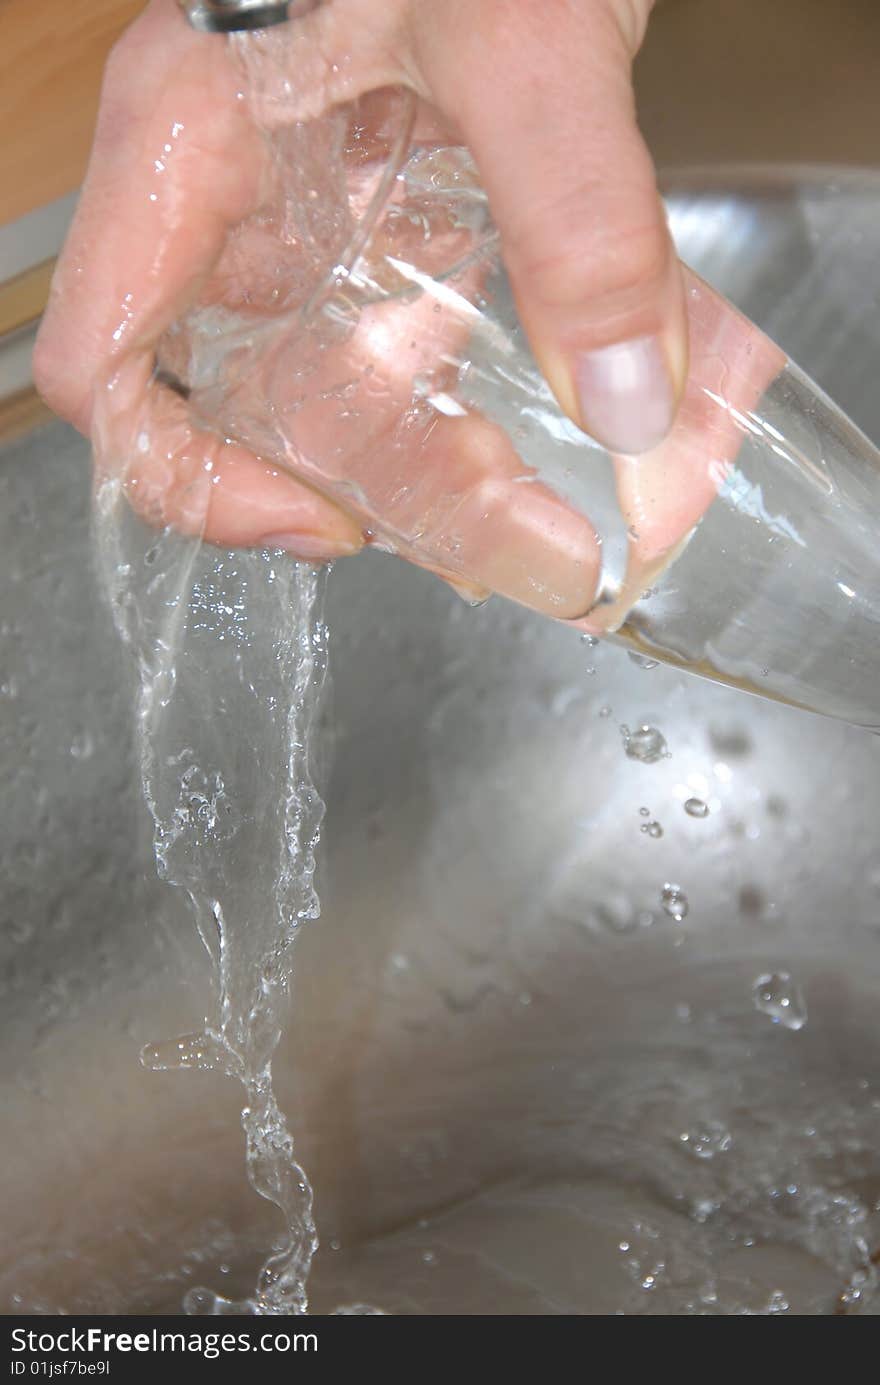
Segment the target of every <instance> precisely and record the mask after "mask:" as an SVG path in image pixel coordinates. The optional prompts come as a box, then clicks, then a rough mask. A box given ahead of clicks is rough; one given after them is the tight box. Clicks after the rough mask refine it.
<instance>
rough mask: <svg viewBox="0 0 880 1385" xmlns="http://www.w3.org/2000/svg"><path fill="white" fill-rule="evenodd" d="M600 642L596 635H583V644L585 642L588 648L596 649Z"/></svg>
mask: <svg viewBox="0 0 880 1385" xmlns="http://www.w3.org/2000/svg"><path fill="white" fill-rule="evenodd" d="M598 643H599V641H598V640H597V639H596V636H595V635H581V644H585V645H586V646H587V648H588V649H595V648H596V645H597V644H598Z"/></svg>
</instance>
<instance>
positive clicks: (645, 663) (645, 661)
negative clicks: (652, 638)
mask: <svg viewBox="0 0 880 1385" xmlns="http://www.w3.org/2000/svg"><path fill="white" fill-rule="evenodd" d="M627 654H628V656H629V658H630V660H631V661H632V663H634V664H635V666H636V668H656V667H657V665H658V663H659V660H658V659H649V658H647V656H646V655H644V654H637V653H636V652H635V650H634V649H628V650H627Z"/></svg>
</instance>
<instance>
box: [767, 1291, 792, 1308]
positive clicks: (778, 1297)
mask: <svg viewBox="0 0 880 1385" xmlns="http://www.w3.org/2000/svg"><path fill="white" fill-rule="evenodd" d="M788 1308H789V1304H788V1299H787V1298H786V1297H785V1294H784V1293H783V1292H782V1290H781V1289H774V1290H773V1293H772V1294H771V1295H770V1297H769V1298H768V1300H767V1312H768V1313H787V1312H788Z"/></svg>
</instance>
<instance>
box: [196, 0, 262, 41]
mask: <svg viewBox="0 0 880 1385" xmlns="http://www.w3.org/2000/svg"><path fill="white" fill-rule="evenodd" d="M178 3H179V5H180V8H181V9H182V10H183V12H184V14H185V15H186V17H187V19H188V20H189V22H190V24H191V25H192V27H193V28H194V29H202V30H204V31H205V32H207V33H213V34H231V33H235V32H236V31H237V30H240V29H267V28H269V26H270V25H271V24H283V23H284V22H285V20H286V19H287V18H288V17H289V16H288V11H289V9H290V0H178Z"/></svg>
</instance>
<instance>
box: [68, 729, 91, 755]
mask: <svg viewBox="0 0 880 1385" xmlns="http://www.w3.org/2000/svg"><path fill="white" fill-rule="evenodd" d="M70 753H71V755H72V756H73V758H74V760H90V759H91V758H92V756H93V755H94V753H95V741H94V737H93V736H92V735H91V734H90V732H88V731H81V732H80V734H79V735H78V736H74V738H73V740H72V741H71V742H70Z"/></svg>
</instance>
